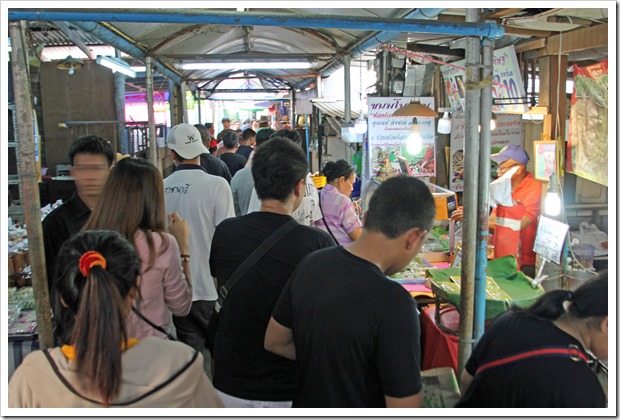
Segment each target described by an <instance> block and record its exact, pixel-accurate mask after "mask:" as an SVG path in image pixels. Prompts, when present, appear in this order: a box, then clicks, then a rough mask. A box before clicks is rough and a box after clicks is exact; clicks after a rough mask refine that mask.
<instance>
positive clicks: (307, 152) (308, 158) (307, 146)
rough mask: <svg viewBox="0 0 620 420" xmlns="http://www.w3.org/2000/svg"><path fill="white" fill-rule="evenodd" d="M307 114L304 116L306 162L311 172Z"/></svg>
mask: <svg viewBox="0 0 620 420" xmlns="http://www.w3.org/2000/svg"><path fill="white" fill-rule="evenodd" d="M308 120H309V116H308V114H305V115H304V122H305V123H306V159H307V160H308V168H309V169H310V172H312V159H310V124H309V122H308Z"/></svg>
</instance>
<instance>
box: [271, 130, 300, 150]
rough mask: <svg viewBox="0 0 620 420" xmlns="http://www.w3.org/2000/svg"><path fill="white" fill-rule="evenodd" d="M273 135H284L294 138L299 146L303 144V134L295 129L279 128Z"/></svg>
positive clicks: (290, 138) (294, 141)
mask: <svg viewBox="0 0 620 420" xmlns="http://www.w3.org/2000/svg"><path fill="white" fill-rule="evenodd" d="M271 137H284V138H287V139H289V140H292V141H293V143H295V144H296V145H298V146H301V136H300V135H299V133H298V132H297V131H295V130H291V129H289V128H283V129H282V130H278V131H276V132H275V133H273V134H272V135H271Z"/></svg>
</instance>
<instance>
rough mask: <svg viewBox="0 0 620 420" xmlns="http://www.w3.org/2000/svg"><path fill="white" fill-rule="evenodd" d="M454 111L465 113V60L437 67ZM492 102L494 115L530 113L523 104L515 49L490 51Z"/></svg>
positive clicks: (523, 98)
mask: <svg viewBox="0 0 620 420" xmlns="http://www.w3.org/2000/svg"><path fill="white" fill-rule="evenodd" d="M440 68H441V73H442V75H443V79H444V83H445V86H446V93H447V94H448V97H449V98H450V107H451V108H452V109H453V110H457V111H462V110H464V109H465V92H466V88H465V60H460V61H455V62H453V63H450V65H443V66H441V67H440ZM493 82H494V83H493V86H492V90H493V99H495V100H494V101H493V103H494V105H493V107H492V108H491V109H492V111H493V112H497V113H513V114H517V113H524V112H527V111H528V110H529V106H528V104H526V103H521V102H525V88H524V87H523V80H522V79H521V73H520V71H519V63H518V61H517V54H516V53H515V48H514V46H513V45H510V46H508V47H505V48H500V49H497V50H494V51H493Z"/></svg>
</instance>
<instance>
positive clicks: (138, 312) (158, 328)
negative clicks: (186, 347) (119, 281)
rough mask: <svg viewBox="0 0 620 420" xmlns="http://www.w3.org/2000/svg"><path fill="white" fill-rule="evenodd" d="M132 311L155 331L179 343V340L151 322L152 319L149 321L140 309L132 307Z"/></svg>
mask: <svg viewBox="0 0 620 420" xmlns="http://www.w3.org/2000/svg"><path fill="white" fill-rule="evenodd" d="M131 310H132V311H133V313H134V314H136V315H137V316H138V318H140V319H141V320H142V321H144V322H146V323H147V324H149V325H150V326H151V327H153V328H154V329H156V330H157V331H159V332H160V333H162V334H164V335H165V336H166V337H168V340H170V341H178V340H177V338H176V337H175V336H174V335H172V334H170V333H169V332H168V331H166V330H165V329H164V328H163V327H161V326H159V325H156V324H155V323H154V322H153V321H151V320H150V319H148V318H147V317H145V316H144V315H143V314H142V312H140V311H138V309H136V307H135V306H133V305H132V306H131Z"/></svg>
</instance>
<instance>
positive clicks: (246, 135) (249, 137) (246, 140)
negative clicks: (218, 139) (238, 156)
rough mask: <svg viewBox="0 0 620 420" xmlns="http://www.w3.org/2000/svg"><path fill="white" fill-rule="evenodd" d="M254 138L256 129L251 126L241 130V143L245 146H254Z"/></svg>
mask: <svg viewBox="0 0 620 420" xmlns="http://www.w3.org/2000/svg"><path fill="white" fill-rule="evenodd" d="M255 140H256V131H254V130H252V129H251V128H246V129H245V131H244V132H243V144H245V145H246V146H254V143H256V141H255Z"/></svg>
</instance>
